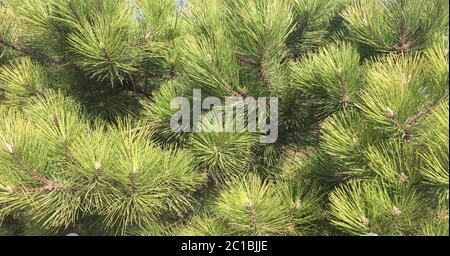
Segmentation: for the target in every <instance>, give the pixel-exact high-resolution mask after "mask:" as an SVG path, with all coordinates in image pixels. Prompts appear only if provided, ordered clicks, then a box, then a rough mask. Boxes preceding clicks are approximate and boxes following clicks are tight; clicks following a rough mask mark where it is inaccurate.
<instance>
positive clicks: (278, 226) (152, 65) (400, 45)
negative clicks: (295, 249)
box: [0, 0, 449, 236]
mask: <svg viewBox="0 0 450 256" xmlns="http://www.w3.org/2000/svg"><path fill="white" fill-rule="evenodd" d="M448 10H449V8H448V1H447V0H385V1H380V0H189V1H187V2H186V3H185V4H177V2H176V1H174V0H132V1H129V0H104V1H97V0H1V1H0V234H9V235H43V234H49V235H64V234H67V233H72V232H75V233H78V234H81V235H207V236H211V235H242V236H245V235H395V236H396V235H448V234H449V230H448V226H449V222H448V219H449V207H448V206H449V189H448V185H449V174H448V173H449V171H448V170H449V167H448V166H449V153H448V152H449V144H448V139H449V121H448V112H449V101H448V84H449V83H448V72H449V66H448V31H449V30H448V26H449V23H448V20H449V19H448ZM194 89H201V92H202V98H203V99H204V98H206V97H209V96H215V97H219V98H220V99H225V97H227V96H235V97H236V96H239V97H255V98H257V97H277V98H278V99H279V122H278V126H279V136H278V140H277V141H276V142H275V143H273V144H261V143H259V141H258V138H257V136H256V135H255V134H251V133H245V132H244V133H240V132H229V131H227V132H200V133H192V132H174V131H173V130H172V129H171V127H170V121H171V118H172V116H173V115H174V114H175V113H176V112H177V110H176V109H173V108H171V101H172V100H173V99H174V98H176V97H181V96H183V97H186V98H187V99H189V102H191V103H192V102H193V101H194V100H195V99H194V97H193V95H192V92H193V90H194ZM249 112H250V110H248V112H246V115H247V114H249ZM203 114H206V113H205V112H204V113H203ZM202 118H206V115H205V116H203V117H202Z"/></svg>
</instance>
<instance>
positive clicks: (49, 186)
mask: <svg viewBox="0 0 450 256" xmlns="http://www.w3.org/2000/svg"><path fill="white" fill-rule="evenodd" d="M6 149H7V151H8V153H9V155H10V156H11V158H12V159H13V160H14V161H15V162H16V163H17V164H18V165H19V166H20V168H21V169H22V170H23V171H25V172H26V173H28V174H29V175H30V176H31V177H33V178H34V179H35V180H36V181H38V182H40V183H42V184H43V187H41V188H36V189H31V190H34V191H36V192H42V191H50V190H71V188H70V187H68V186H65V185H62V184H58V183H56V182H55V181H53V180H50V179H48V178H46V177H45V176H43V175H41V174H40V173H39V172H38V171H36V170H35V169H34V168H33V167H32V166H31V165H30V164H29V163H28V162H26V161H25V160H23V159H22V157H21V156H20V155H19V153H17V152H16V151H14V148H13V146H12V145H9V144H7V147H6Z"/></svg>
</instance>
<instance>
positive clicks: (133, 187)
mask: <svg viewBox="0 0 450 256" xmlns="http://www.w3.org/2000/svg"><path fill="white" fill-rule="evenodd" d="M136 179H137V170H136V169H134V168H133V170H132V171H131V176H130V182H131V194H132V195H136V194H137V191H136V190H137V184H136V183H137V181H136Z"/></svg>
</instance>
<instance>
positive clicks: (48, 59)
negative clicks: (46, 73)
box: [0, 37, 63, 65]
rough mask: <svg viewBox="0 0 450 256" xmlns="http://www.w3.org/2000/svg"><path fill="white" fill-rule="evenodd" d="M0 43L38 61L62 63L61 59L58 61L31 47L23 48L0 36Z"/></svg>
mask: <svg viewBox="0 0 450 256" xmlns="http://www.w3.org/2000/svg"><path fill="white" fill-rule="evenodd" d="M0 45H3V46H5V47H7V48H10V49H12V50H15V51H17V52H20V53H22V54H24V55H26V56H29V57H30V58H32V59H36V60H39V61H46V62H50V63H53V64H56V65H62V64H63V63H62V62H61V61H59V60H57V59H55V58H52V57H50V56H48V55H47V54H45V53H43V52H38V51H35V50H32V49H28V48H24V47H22V46H20V45H19V44H17V43H11V42H8V41H7V40H5V39H3V38H1V37H0Z"/></svg>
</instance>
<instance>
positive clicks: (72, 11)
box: [68, 1, 81, 24]
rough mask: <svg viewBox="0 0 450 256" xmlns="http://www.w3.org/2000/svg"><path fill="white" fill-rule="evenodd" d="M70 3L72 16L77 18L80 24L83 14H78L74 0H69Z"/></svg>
mask: <svg viewBox="0 0 450 256" xmlns="http://www.w3.org/2000/svg"><path fill="white" fill-rule="evenodd" d="M68 5H69V9H70V12H71V13H72V16H73V17H74V18H75V20H76V21H77V22H78V23H79V24H81V16H80V15H79V14H78V12H77V8H76V7H75V6H74V5H73V3H72V1H69V2H68Z"/></svg>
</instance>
